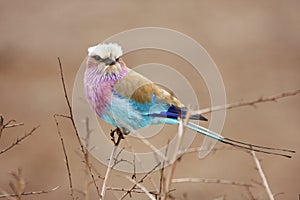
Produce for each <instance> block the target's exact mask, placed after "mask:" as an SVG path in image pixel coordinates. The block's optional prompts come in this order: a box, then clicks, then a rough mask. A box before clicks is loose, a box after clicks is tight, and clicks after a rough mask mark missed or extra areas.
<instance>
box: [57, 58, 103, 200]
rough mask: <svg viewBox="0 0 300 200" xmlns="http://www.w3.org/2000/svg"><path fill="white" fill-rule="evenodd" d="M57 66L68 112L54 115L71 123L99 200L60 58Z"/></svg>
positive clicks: (98, 193)
mask: <svg viewBox="0 0 300 200" xmlns="http://www.w3.org/2000/svg"><path fill="white" fill-rule="evenodd" d="M58 64H59V70H60V78H61V83H62V87H63V91H64V96H65V101H66V103H67V106H68V110H69V115H60V114H56V116H60V117H63V118H67V119H69V120H70V121H71V123H72V126H73V128H74V131H75V135H76V138H77V141H78V143H79V145H80V150H81V152H82V153H83V155H84V159H85V163H86V166H87V168H88V170H89V173H90V176H91V178H92V180H93V183H94V186H95V189H96V191H97V195H98V197H99V199H100V198H101V195H100V192H99V187H98V185H97V183H96V180H95V176H94V173H93V171H92V168H91V166H90V165H89V164H88V163H89V162H88V160H87V157H86V156H85V155H86V153H85V152H86V149H85V147H84V146H83V144H82V142H81V139H80V136H79V132H78V129H77V127H76V124H75V120H74V118H73V111H72V106H71V104H70V100H69V97H68V93H67V89H66V83H65V80H64V74H63V67H62V64H61V61H60V58H58Z"/></svg>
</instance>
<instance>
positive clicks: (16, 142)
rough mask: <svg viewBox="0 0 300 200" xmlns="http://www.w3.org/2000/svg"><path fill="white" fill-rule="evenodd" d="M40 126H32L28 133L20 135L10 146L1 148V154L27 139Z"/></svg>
mask: <svg viewBox="0 0 300 200" xmlns="http://www.w3.org/2000/svg"><path fill="white" fill-rule="evenodd" d="M38 128H39V126H36V127H34V128H32V129H31V130H30V131H29V132H28V133H26V134H25V135H24V136H22V137H20V138H17V140H16V141H15V142H13V143H12V144H11V145H9V146H8V147H6V148H5V149H3V150H1V151H0V155H1V154H3V153H5V152H7V151H9V150H10V149H12V148H13V147H15V146H16V145H18V144H20V143H21V142H22V141H23V140H25V139H26V138H27V137H29V136H31V135H32V134H33V133H34V131H35V130H36V129H38Z"/></svg>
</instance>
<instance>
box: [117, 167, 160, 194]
mask: <svg viewBox="0 0 300 200" xmlns="http://www.w3.org/2000/svg"><path fill="white" fill-rule="evenodd" d="M159 165H160V163H158V164H157V165H155V166H154V167H153V168H152V169H151V170H150V171H149V172H147V173H146V174H145V175H144V176H142V177H141V178H140V180H139V181H137V182H136V183H142V182H143V181H144V179H145V178H147V176H149V175H150V174H151V173H152V172H154V171H155V169H156V168H157V167H158V166H159ZM136 183H135V184H134V185H133V186H132V187H131V188H130V189H129V190H126V192H125V193H124V194H123V196H122V197H121V198H120V200H122V199H124V198H125V197H126V196H127V195H131V192H132V190H135V189H136V186H137V184H136Z"/></svg>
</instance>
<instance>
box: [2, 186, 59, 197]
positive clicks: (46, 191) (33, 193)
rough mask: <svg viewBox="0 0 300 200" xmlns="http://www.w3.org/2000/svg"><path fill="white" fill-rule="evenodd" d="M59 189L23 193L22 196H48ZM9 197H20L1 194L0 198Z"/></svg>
mask: <svg viewBox="0 0 300 200" xmlns="http://www.w3.org/2000/svg"><path fill="white" fill-rule="evenodd" d="M58 188H59V186H56V187H55V188H52V189H50V190H40V191H32V192H23V193H22V194H21V195H22V196H26V195H38V194H47V193H50V192H53V191H55V190H57V189H58ZM9 197H18V194H0V198H9Z"/></svg>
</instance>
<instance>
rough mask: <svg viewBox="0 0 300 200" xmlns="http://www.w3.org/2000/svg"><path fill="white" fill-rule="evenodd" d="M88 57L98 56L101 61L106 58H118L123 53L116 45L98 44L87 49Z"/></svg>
mask: <svg viewBox="0 0 300 200" xmlns="http://www.w3.org/2000/svg"><path fill="white" fill-rule="evenodd" d="M88 55H89V56H94V55H98V56H100V57H101V58H102V59H105V58H108V57H115V58H118V57H120V56H122V55H123V51H122V48H121V46H120V45H118V44H117V43H108V44H106V43H100V44H98V45H96V46H92V47H89V48H88Z"/></svg>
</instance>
